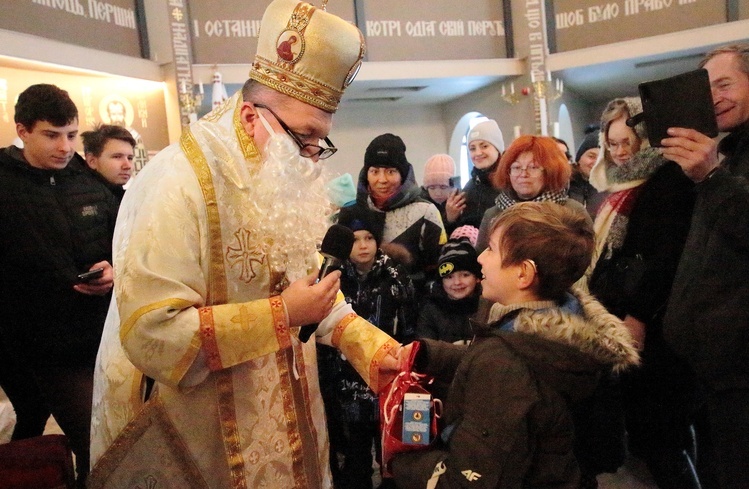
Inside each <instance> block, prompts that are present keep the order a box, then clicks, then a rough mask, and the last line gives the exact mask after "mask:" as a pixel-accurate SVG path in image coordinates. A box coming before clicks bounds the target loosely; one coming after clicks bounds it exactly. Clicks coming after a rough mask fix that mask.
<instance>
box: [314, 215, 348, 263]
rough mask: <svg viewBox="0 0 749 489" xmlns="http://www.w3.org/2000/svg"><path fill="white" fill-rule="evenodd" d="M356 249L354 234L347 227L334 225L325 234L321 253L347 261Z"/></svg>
mask: <svg viewBox="0 0 749 489" xmlns="http://www.w3.org/2000/svg"><path fill="white" fill-rule="evenodd" d="M353 247H354V232H353V231H351V230H350V229H349V228H347V227H346V226H341V225H340V224H333V225H332V226H330V228H329V229H328V232H327V233H325V237H324V238H323V239H322V245H320V253H322V254H323V255H330V256H333V257H335V258H338V259H339V260H341V261H344V260H347V259H348V257H349V256H350V255H351V250H352V249H353Z"/></svg>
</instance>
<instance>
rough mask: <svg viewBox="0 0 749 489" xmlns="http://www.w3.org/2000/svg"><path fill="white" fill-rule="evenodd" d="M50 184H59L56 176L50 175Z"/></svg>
mask: <svg viewBox="0 0 749 489" xmlns="http://www.w3.org/2000/svg"><path fill="white" fill-rule="evenodd" d="M49 184H50V185H57V182H55V176H54V175H50V177H49Z"/></svg>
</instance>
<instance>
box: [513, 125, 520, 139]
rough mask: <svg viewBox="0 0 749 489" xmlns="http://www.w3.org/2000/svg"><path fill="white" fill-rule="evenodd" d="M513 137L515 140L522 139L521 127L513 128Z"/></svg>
mask: <svg viewBox="0 0 749 489" xmlns="http://www.w3.org/2000/svg"><path fill="white" fill-rule="evenodd" d="M512 136H513V139H517V138H519V137H520V126H515V127H513V128H512Z"/></svg>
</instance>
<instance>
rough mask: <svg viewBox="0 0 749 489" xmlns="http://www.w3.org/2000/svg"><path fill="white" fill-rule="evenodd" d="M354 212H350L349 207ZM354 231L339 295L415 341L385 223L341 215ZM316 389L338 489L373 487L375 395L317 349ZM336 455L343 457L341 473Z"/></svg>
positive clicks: (338, 359)
mask: <svg viewBox="0 0 749 489" xmlns="http://www.w3.org/2000/svg"><path fill="white" fill-rule="evenodd" d="M349 210H352V209H349ZM339 224H340V225H342V226H346V227H348V228H349V229H351V230H352V231H353V232H354V238H355V241H354V246H353V248H352V250H351V255H350V257H349V259H348V260H346V261H345V262H344V264H343V274H342V275H341V292H342V293H343V295H344V297H345V298H346V301H348V302H349V303H350V304H351V306H352V307H353V309H354V311H355V312H356V313H357V314H358V315H359V316H361V317H363V318H365V319H367V320H368V321H369V322H371V323H372V324H374V325H375V326H377V327H379V328H380V329H382V330H383V331H385V332H387V333H388V334H389V335H391V336H393V337H394V338H395V339H397V340H398V341H400V342H402V343H406V342H410V341H411V340H413V339H414V337H415V335H414V327H415V324H416V312H417V311H416V300H415V297H414V287H413V283H412V281H411V278H410V277H409V274H408V271H407V270H406V269H405V268H404V267H403V266H402V265H399V264H397V263H396V262H395V261H394V260H392V259H391V258H390V257H389V256H388V255H386V254H385V253H383V251H382V250H381V249H380V248H379V245H380V242H381V240H382V228H383V225H384V220H383V218H382V214H380V213H377V212H374V211H370V210H367V209H361V208H360V209H353V212H347V213H341V217H340V218H339ZM318 365H319V370H320V386H321V391H322V394H323V400H324V402H325V412H326V414H327V416H328V428H329V434H330V446H331V472H332V473H333V478H334V482H335V487H336V489H345V488H352V489H366V488H371V487H372V443H373V442H374V443H375V447H376V453H380V450H379V446H380V432H379V416H378V414H379V413H378V399H377V395H376V394H375V393H374V392H372V390H371V389H369V387H367V384H366V383H365V382H364V381H363V380H362V378H361V377H360V376H359V374H358V373H357V372H356V371H355V370H354V368H353V367H352V366H351V365H350V364H349V363H348V362H347V361H346V358H345V357H344V356H343V355H341V354H340V353H339V352H338V351H337V350H334V349H332V348H328V347H325V346H320V345H318ZM337 453H341V454H342V455H343V460H344V462H343V466H342V468H340V469H339V467H338V457H337Z"/></svg>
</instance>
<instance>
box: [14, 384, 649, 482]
mask: <svg viewBox="0 0 749 489" xmlns="http://www.w3.org/2000/svg"><path fill="white" fill-rule="evenodd" d="M15 418H16V415H15V413H14V412H13V408H12V407H11V405H10V402H9V401H8V398H7V397H6V396H5V393H4V392H3V391H2V389H0V443H6V442H8V441H10V435H11V433H12V432H13V425H14V424H15V422H16V419H15ZM45 433H62V431H60V427H59V426H57V423H55V420H54V418H51V417H50V418H49V421H48V422H47V427H46V429H45ZM376 478H377V479H379V477H376ZM598 481H599V488H600V489H657V486H656V485H655V484H653V482H652V481H651V480H650V476H649V474H648V471H647V469H646V468H645V467H643V465H642V464H641V463H640V462H639V461H638V460H635V459H630V460H627V462H626V463H625V465H624V467H622V468H621V469H619V471H618V472H617V473H616V474H604V475H601V476H599V477H598ZM377 482H379V480H377ZM375 487H377V486H376V485H375Z"/></svg>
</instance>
